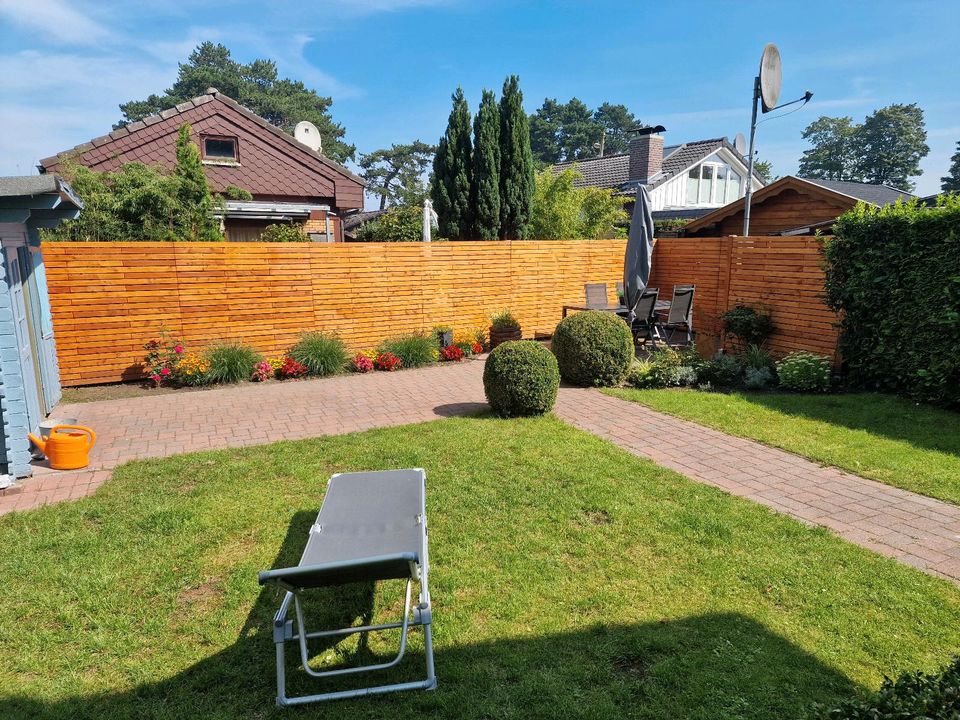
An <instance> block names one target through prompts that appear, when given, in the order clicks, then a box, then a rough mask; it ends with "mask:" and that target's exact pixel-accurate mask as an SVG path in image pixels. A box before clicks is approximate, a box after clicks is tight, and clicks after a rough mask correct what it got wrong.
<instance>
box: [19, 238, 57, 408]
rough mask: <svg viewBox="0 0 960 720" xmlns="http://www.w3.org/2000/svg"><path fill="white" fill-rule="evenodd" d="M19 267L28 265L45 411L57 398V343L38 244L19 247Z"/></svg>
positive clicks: (31, 305)
mask: <svg viewBox="0 0 960 720" xmlns="http://www.w3.org/2000/svg"><path fill="white" fill-rule="evenodd" d="M20 260H21V261H22V262H23V265H22V267H25V268H29V272H30V275H29V282H28V283H27V284H26V288H27V291H28V293H29V295H30V297H29V298H28V300H29V302H28V303H27V306H28V307H27V310H28V311H29V312H30V317H31V319H32V320H33V338H34V340H35V341H36V342H35V343H34V344H33V351H34V352H35V353H36V354H37V360H38V361H39V367H40V389H41V391H42V393H43V404H44V408H43V410H44V414H45V415H48V414H49V413H50V412H51V411H52V410H53V408H54V407H56V405H57V403H58V402H60V398H61V397H62V392H61V390H60V368H59V366H58V365H57V346H56V344H55V343H54V339H53V318H52V317H51V313H50V295H49V293H48V291H47V273H46V270H45V269H44V267H43V255H42V254H41V253H40V248H39V247H34V246H30V247H24V248H21V249H20Z"/></svg>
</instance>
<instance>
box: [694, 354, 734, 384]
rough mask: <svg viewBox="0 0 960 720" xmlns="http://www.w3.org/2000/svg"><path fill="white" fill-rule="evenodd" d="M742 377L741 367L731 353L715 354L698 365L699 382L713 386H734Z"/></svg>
mask: <svg viewBox="0 0 960 720" xmlns="http://www.w3.org/2000/svg"><path fill="white" fill-rule="evenodd" d="M742 377H743V367H742V366H741V365H740V361H739V360H738V359H737V358H735V357H734V356H733V355H717V356H716V357H714V358H712V359H710V360H707V361H706V362H704V363H703V364H702V365H701V366H700V382H704V383H710V385H712V386H715V387H734V386H736V385H738V384H739V383H740V380H741V378H742Z"/></svg>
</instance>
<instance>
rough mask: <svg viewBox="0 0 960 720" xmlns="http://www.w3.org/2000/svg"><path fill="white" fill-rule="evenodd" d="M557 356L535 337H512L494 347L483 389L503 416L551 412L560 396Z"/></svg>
mask: <svg viewBox="0 0 960 720" xmlns="http://www.w3.org/2000/svg"><path fill="white" fill-rule="evenodd" d="M559 387H560V371H559V370H558V369H557V359H556V358H555V357H554V356H553V355H552V354H551V353H550V351H549V350H547V349H546V348H545V347H543V345H541V344H540V343H538V342H534V341H533V340H512V341H510V342H505V343H502V344H501V345H498V346H497V347H496V348H494V350H493V352H491V353H490V355H489V356H488V357H487V362H486V364H485V365H484V367H483V390H484V392H485V393H486V395H487V402H489V403H490V407H491V408H493V411H494V412H495V413H496V414H497V415H499V416H501V417H524V416H527V415H543V414H544V413H546V412H549V411H550V409H551V408H552V407H553V403H554V402H555V401H556V399H557V388H559Z"/></svg>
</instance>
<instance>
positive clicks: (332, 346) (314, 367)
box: [290, 332, 349, 377]
mask: <svg viewBox="0 0 960 720" xmlns="http://www.w3.org/2000/svg"><path fill="white" fill-rule="evenodd" d="M290 357H292V358H293V359H294V360H296V361H297V362H298V363H300V364H301V365H305V366H306V368H307V370H308V371H309V373H310V374H311V375H319V376H320V377H323V376H324V375H335V374H337V373H339V372H343V369H344V368H345V367H346V366H347V360H348V359H349V356H348V355H347V347H346V345H344V344H343V340H341V339H340V338H338V337H337V336H336V335H327V334H325V333H321V332H308V333H304V334H303V335H301V336H300V339H299V340H297V344H296V345H294V346H293V347H292V348H290Z"/></svg>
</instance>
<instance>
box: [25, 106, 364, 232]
mask: <svg viewBox="0 0 960 720" xmlns="http://www.w3.org/2000/svg"><path fill="white" fill-rule="evenodd" d="M184 123H189V124H190V126H191V129H192V134H191V137H192V139H193V141H194V142H195V143H196V144H197V146H198V147H199V148H200V154H201V157H202V161H203V166H204V172H205V174H206V177H207V182H208V183H209V185H210V189H211V191H212V192H215V193H223V192H224V191H226V190H227V188H230V187H238V188H242V189H244V190H247V191H248V192H249V193H250V194H251V195H253V199H252V200H232V199H228V200H227V201H226V203H225V208H224V210H223V212H224V218H223V220H224V229H225V231H226V235H227V239H229V240H256V239H257V238H258V237H259V234H260V232H261V231H262V230H263V228H264V227H266V226H267V225H269V224H271V223H277V222H289V221H297V222H303V223H304V224H305V229H306V230H307V231H308V232H309V233H311V235H312V236H313V237H314V239H317V240H327V241H333V240H337V239H341V230H340V217H341V216H343V215H345V214H348V213H351V212H355V211H357V210H361V209H362V208H363V191H364V186H365V184H364V181H363V179H362V178H360V177H358V176H356V175H354V174H353V173H352V172H350V171H349V170H348V169H347V168H345V167H344V166H343V165H341V164H339V163H337V162H334V161H333V160H331V159H330V158H328V157H326V156H324V155H323V153H322V151H321V150H320V149H319V145H318V144H316V143H314V144H313V145H308V144H305V143H304V142H300V140H298V139H296V138H294V137H293V136H291V135H288V134H287V133H285V132H283V131H282V130H281V129H280V128H278V127H276V126H274V125H271V124H270V123H269V122H267V121H266V120H264V119H263V118H262V117H260V116H259V115H257V114H256V113H253V112H251V111H250V110H248V109H247V108H245V107H243V106H242V105H240V104H239V103H238V102H236V101H235V100H233V99H232V98H229V97H227V96H226V95H224V94H223V93H221V92H218V91H217V90H216V89H215V88H209V89H208V90H207V92H206V94H204V95H201V96H200V97H196V98H194V99H193V100H189V101H187V102H185V103H181V104H179V105H177V106H176V107H174V108H170V109H168V110H164V111H163V112H161V113H159V114H157V115H151V116H149V117H146V118H144V119H143V120H140V121H138V122H134V123H131V124H129V125H126V126H124V127H121V128H118V129H117V130H114V131H113V132H111V133H109V134H108V135H103V136H101V137H97V138H94V139H93V140H91V141H90V142H87V143H84V144H82V145H78V146H77V147H75V148H72V149H70V150H66V151H63V152H59V153H57V154H56V155H53V156H51V157H48V158H44V159H43V160H41V161H40V166H39V169H40V172H41V173H55V172H58V171H61V170H62V167H63V163H64V162H65V161H66V160H67V159H69V160H70V161H72V162H76V163H79V164H80V165H84V166H86V167H89V168H90V169H92V170H97V171H115V170H118V169H119V168H120V166H121V165H123V164H124V163H128V162H141V163H144V164H148V165H154V164H159V165H161V166H164V167H167V168H172V167H173V166H174V165H175V164H176V139H177V133H178V131H179V129H180V126H181V125H183V124H184Z"/></svg>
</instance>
